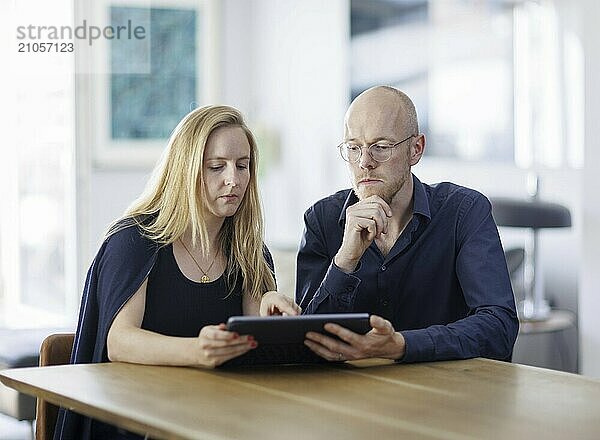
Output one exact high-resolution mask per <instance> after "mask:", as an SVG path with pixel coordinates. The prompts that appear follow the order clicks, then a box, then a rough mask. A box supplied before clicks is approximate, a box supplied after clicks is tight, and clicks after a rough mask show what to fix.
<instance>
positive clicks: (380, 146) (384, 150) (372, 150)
mask: <svg viewBox="0 0 600 440" xmlns="http://www.w3.org/2000/svg"><path fill="white" fill-rule="evenodd" d="M415 136H416V135H415V134H411V135H410V136H409V137H407V138H406V139H402V140H401V141H399V142H396V143H395V144H388V143H384V142H381V141H380V142H375V143H374V144H371V145H369V146H367V147H366V149H367V152H368V153H369V156H371V158H372V159H373V160H374V161H375V162H380V163H381V162H387V161H388V160H390V158H391V157H392V153H393V152H394V150H395V149H396V147H398V145H400V144H402V143H404V142H406V141H407V140H409V139H410V138H413V137H415ZM338 148H339V149H340V155H341V156H342V159H344V160H345V161H346V162H350V163H356V162H358V161H359V160H360V158H361V157H362V154H363V147H361V146H360V145H357V144H351V143H348V142H342V143H341V144H339V145H338Z"/></svg>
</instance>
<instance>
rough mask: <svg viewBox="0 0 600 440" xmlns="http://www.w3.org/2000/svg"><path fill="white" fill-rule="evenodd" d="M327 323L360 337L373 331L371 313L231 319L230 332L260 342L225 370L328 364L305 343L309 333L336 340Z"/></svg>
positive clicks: (231, 362)
mask: <svg viewBox="0 0 600 440" xmlns="http://www.w3.org/2000/svg"><path fill="white" fill-rule="evenodd" d="M328 322H331V323H335V324H339V325H341V326H343V327H346V328H347V329H349V330H351V331H353V332H355V333H360V334H365V333H367V332H368V331H369V330H371V326H370V325H369V314H368V313H339V314H317V315H300V316H269V317H257V316H232V317H231V318H229V320H228V321H227V329H228V330H229V331H234V332H237V333H239V334H240V335H252V336H253V337H254V339H255V340H256V341H257V342H258V347H257V348H255V349H253V350H250V351H249V352H248V353H246V354H244V355H242V356H239V357H237V358H234V359H231V360H230V361H227V362H226V363H225V364H223V366H235V365H268V364H314V363H321V362H327V361H326V360H325V359H323V358H321V357H320V356H317V355H316V354H315V353H313V352H312V351H311V350H310V349H309V348H308V347H306V346H305V345H304V340H305V339H306V337H305V335H306V333H307V332H310V331H313V332H318V333H323V334H326V335H329V336H332V337H336V336H334V335H332V334H331V333H328V332H327V331H325V329H324V328H323V326H324V325H325V324H326V323H328Z"/></svg>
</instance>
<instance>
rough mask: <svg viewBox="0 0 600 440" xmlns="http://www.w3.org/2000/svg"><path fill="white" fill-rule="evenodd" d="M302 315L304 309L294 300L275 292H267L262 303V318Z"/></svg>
mask: <svg viewBox="0 0 600 440" xmlns="http://www.w3.org/2000/svg"><path fill="white" fill-rule="evenodd" d="M300 313H302V309H301V308H300V306H299V305H298V304H296V303H295V302H294V300H293V299H292V298H290V297H289V296H286V295H284V294H283V293H279V292H276V291H274V290H271V291H269V292H266V293H265V294H264V295H263V296H262V299H261V301H260V316H271V315H299V314H300Z"/></svg>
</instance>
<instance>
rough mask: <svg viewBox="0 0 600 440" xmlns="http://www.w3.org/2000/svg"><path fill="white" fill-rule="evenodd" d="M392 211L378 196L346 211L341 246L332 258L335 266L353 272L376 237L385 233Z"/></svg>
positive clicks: (368, 198)
mask: <svg viewBox="0 0 600 440" xmlns="http://www.w3.org/2000/svg"><path fill="white" fill-rule="evenodd" d="M391 216H392V209H391V208H390V206H389V205H388V204H387V203H386V202H385V201H384V200H383V199H382V198H381V197H379V196H370V197H367V198H366V199H364V200H361V201H360V202H358V203H355V204H354V205H352V206H350V207H348V209H346V227H345V228H344V238H343V240H342V245H341V246H340V249H339V250H338V252H337V254H336V256H335V257H334V262H335V264H336V266H338V267H339V268H340V269H342V270H343V271H344V272H346V273H350V272H353V271H354V269H356V265H357V264H358V262H359V261H360V258H361V257H362V255H363V254H364V252H365V251H366V250H367V248H368V247H369V246H370V245H371V243H372V242H373V240H375V238H376V237H379V236H380V235H381V234H382V233H384V234H385V233H387V228H388V219H389V218H390V217H391Z"/></svg>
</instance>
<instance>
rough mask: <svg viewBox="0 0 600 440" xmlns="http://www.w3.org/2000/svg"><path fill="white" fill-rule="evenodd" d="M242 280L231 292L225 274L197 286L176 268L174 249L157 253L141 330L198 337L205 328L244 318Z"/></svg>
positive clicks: (149, 277)
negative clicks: (231, 319) (239, 316)
mask: <svg viewBox="0 0 600 440" xmlns="http://www.w3.org/2000/svg"><path fill="white" fill-rule="evenodd" d="M243 314H244V313H243V310H242V285H241V279H238V283H237V285H236V286H235V288H234V289H233V291H231V292H230V289H229V287H228V286H227V283H226V277H225V275H222V276H221V277H220V278H219V279H217V280H214V281H211V282H209V283H197V282H195V281H192V280H190V279H189V278H187V277H186V276H185V275H184V274H183V273H182V272H181V270H180V269H179V266H178V265H177V262H176V261H175V256H174V255H173V246H172V245H167V246H165V247H163V248H161V249H160V250H159V251H158V259H157V260H156V263H155V265H154V268H153V269H152V271H151V272H150V275H149V276H148V286H147V288H146V310H145V312H144V320H143V321H142V328H143V329H146V330H151V331H153V332H157V333H161V334H163V335H167V336H183V337H195V336H198V333H199V332H200V329H201V328H202V327H204V326H207V325H216V324H219V323H222V322H223V323H225V322H227V319H228V318H229V317H230V316H235V315H243Z"/></svg>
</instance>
